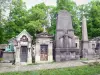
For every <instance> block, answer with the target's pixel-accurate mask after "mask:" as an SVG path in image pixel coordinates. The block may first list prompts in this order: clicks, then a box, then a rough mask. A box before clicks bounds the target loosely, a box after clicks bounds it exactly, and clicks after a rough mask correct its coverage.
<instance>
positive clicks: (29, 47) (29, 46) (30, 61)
mask: <svg viewBox="0 0 100 75" xmlns="http://www.w3.org/2000/svg"><path fill="white" fill-rule="evenodd" d="M27 63H28V64H31V63H32V49H31V42H29V45H28V58H27Z"/></svg>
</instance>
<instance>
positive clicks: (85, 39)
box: [82, 16, 89, 58]
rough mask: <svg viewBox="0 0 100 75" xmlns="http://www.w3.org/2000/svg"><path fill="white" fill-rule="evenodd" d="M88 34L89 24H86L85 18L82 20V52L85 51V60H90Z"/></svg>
mask: <svg viewBox="0 0 100 75" xmlns="http://www.w3.org/2000/svg"><path fill="white" fill-rule="evenodd" d="M88 44H89V43H88V33H87V24H86V18H85V16H83V19H82V45H83V48H82V51H83V58H88V49H89V47H88Z"/></svg>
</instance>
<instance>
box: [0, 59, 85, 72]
mask: <svg viewBox="0 0 100 75" xmlns="http://www.w3.org/2000/svg"><path fill="white" fill-rule="evenodd" d="M83 65H86V64H84V63H82V62H81V61H79V60H78V61H67V62H59V63H58V62H54V63H48V64H37V65H26V66H18V65H11V64H8V63H3V64H0V73H3V72H15V71H34V70H43V69H54V68H65V67H75V66H83Z"/></svg>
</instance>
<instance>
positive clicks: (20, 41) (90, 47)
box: [0, 10, 100, 65]
mask: <svg viewBox="0 0 100 75" xmlns="http://www.w3.org/2000/svg"><path fill="white" fill-rule="evenodd" d="M54 38H55V40H53V39H54ZM33 42H34V43H33ZM2 55H3V56H2V57H3V59H4V60H3V61H12V62H15V64H21V65H23V64H31V63H48V62H53V61H56V62H62V61H68V60H79V59H80V58H86V59H95V57H96V58H98V59H99V58H100V37H95V38H93V39H88V32H87V23H86V18H85V16H83V19H82V40H79V37H78V36H76V35H75V34H74V29H73V25H72V18H71V14H70V13H69V12H68V11H66V10H61V11H60V12H59V13H58V15H57V25H56V34H55V37H53V36H52V35H49V34H48V33H47V32H46V30H45V27H44V31H43V32H42V33H40V34H37V35H36V39H35V40H34V39H33V37H32V36H31V35H30V34H29V33H28V32H27V31H26V30H23V31H22V32H21V33H20V34H19V35H17V36H16V37H15V38H12V39H10V40H9V44H8V46H7V47H6V49H5V51H3V54H2ZM0 56H1V55H0Z"/></svg>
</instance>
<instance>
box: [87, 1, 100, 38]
mask: <svg viewBox="0 0 100 75" xmlns="http://www.w3.org/2000/svg"><path fill="white" fill-rule="evenodd" d="M90 6H91V8H90V11H89V16H88V32H89V36H90V38H93V37H97V36H100V10H99V9H100V1H99V0H94V1H91V3H90Z"/></svg>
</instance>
